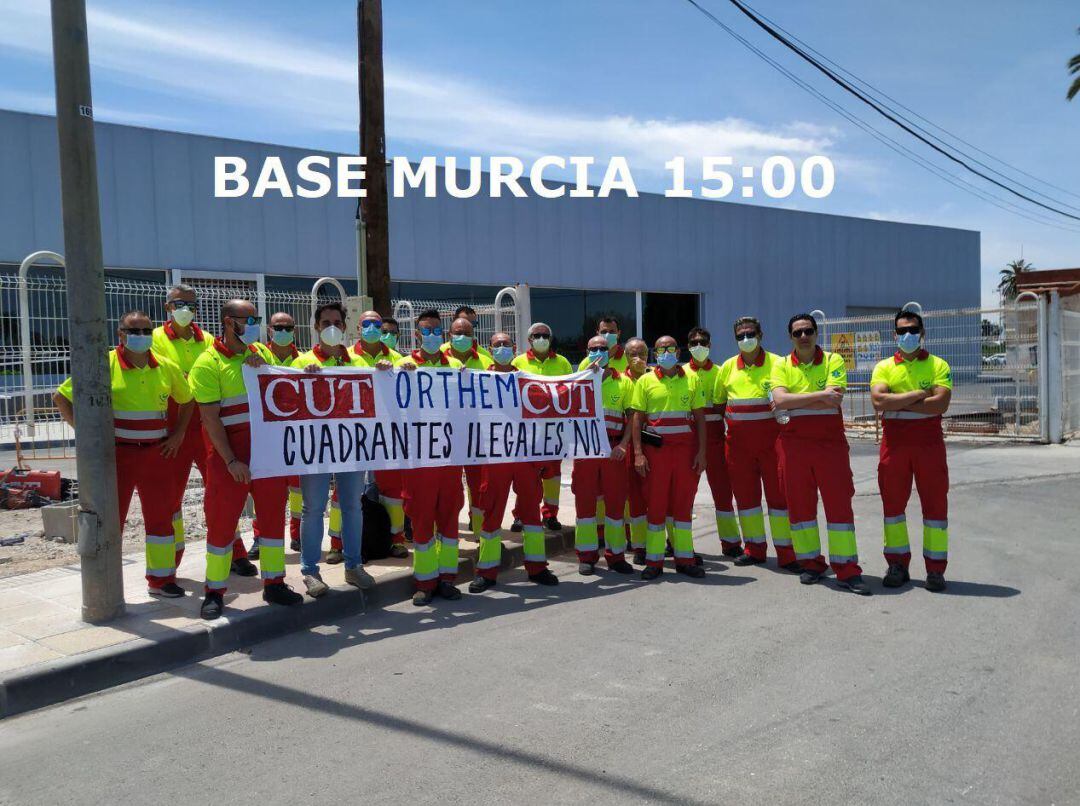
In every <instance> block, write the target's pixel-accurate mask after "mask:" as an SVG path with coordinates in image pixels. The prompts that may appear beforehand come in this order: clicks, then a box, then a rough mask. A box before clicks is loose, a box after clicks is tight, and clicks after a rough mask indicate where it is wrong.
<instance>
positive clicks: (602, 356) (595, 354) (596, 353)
mask: <svg viewBox="0 0 1080 806" xmlns="http://www.w3.org/2000/svg"><path fill="white" fill-rule="evenodd" d="M593 362H596V363H597V364H598V365H599V366H601V367H606V366H607V362H608V354H607V350H589V363H590V364H592V363H593Z"/></svg>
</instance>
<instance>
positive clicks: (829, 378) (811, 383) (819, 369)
mask: <svg viewBox="0 0 1080 806" xmlns="http://www.w3.org/2000/svg"><path fill="white" fill-rule="evenodd" d="M770 380H771V382H772V388H773V389H775V388H777V387H778V386H782V387H784V388H785V389H787V390H788V391H789V392H791V393H792V394H799V395H801V394H807V393H810V392H820V391H822V390H824V389H826V388H827V387H829V386H837V387H839V388H841V389H847V368H846V367H845V365H844V357H843V356H842V355H840V354H839V353H830V352H826V351H825V350H822V349H821V348H820V347H818V348H817V349H816V350H815V351H814V358H813V360H811V361H809V362H806V363H803V362H802V361H799V357H798V356H797V355H796V354H795V353H794V352H792V353H791V354H790V355H786V356H784V357H783V358H781V359H780V361H778V362H776V363H775V364H774V365H773V371H772V377H771V379H770ZM787 413H788V415H789V416H790V417H791V419H790V420H789V421H788V422H787V423H786V424H784V425H782V426H780V433H781V434H782V435H787V436H795V437H805V438H809V439H845V437H844V415H843V414H842V413H841V412H840V410H839V409H831V408H830V409H788V410H787Z"/></svg>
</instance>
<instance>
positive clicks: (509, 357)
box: [491, 345, 514, 366]
mask: <svg viewBox="0 0 1080 806" xmlns="http://www.w3.org/2000/svg"><path fill="white" fill-rule="evenodd" d="M491 357H492V358H494V359H495V363H496V364H502V365H504V366H505V365H506V364H509V363H510V362H511V361H513V360H514V348H513V347H506V346H505V345H504V346H502V347H493V348H492V350H491Z"/></svg>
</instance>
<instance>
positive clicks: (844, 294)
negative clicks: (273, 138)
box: [0, 110, 979, 347]
mask: <svg viewBox="0 0 1080 806" xmlns="http://www.w3.org/2000/svg"><path fill="white" fill-rule="evenodd" d="M96 132H97V147H98V160H99V182H100V191H101V209H102V235H103V240H104V253H105V263H106V265H107V266H111V267H132V268H159V269H160V268H168V269H172V268H179V269H187V270H192V271H195V270H198V271H219V272H261V273H266V274H299V275H309V276H318V275H322V274H331V275H337V276H344V277H348V276H355V265H356V264H355V261H356V258H355V231H354V226H353V216H354V210H355V200H352V199H338V198H336V197H334V196H328V197H326V198H323V199H301V198H294V199H281V198H279V197H278V196H277V195H276V194H274V195H272V196H269V197H267V198H265V199H251V198H241V199H215V198H214V197H213V158H214V156H215V155H238V156H242V157H244V158H246V159H247V160H248V165H249V169H248V174H249V177H250V178H251V179H252V180H253V181H254V176H253V175H252V174H255V175H257V171H258V167H259V166H261V164H262V159H263V157H264V156H266V155H269V154H276V155H278V156H280V157H282V159H283V161H284V162H285V164H286V165H287V166H293V165H295V163H296V161H297V160H298V159H299V158H300V157H301V156H304V155H305V154H308V153H318V152H310V151H304V150H301V149H294V148H284V147H279V146H270V145H264V144H259V143H248V142H241V141H236V140H225V139H220V138H213V137H202V136H195V135H188V134H178V133H174V132H164V131H157V130H151V129H141V128H135V127H129V126H117V125H111V124H103V123H99V124H98V125H97V129H96ZM56 152H57V146H56V134H55V123H54V121H53V119H52V118H51V117H46V116H40V115H30V114H24V113H16V112H6V111H2V110H0V262H9V263H14V262H18V261H19V260H21V259H22V258H23V257H24V256H25V255H26V254H28V253H29V252H32V251H34V250H36V249H53V250H56V251H61V252H62V251H63V237H62V233H61V219H60V201H59V168H58V158H57V153H56ZM390 221H391V225H390V237H391V268H392V271H393V275H394V279H395V280H417V281H448V282H461V283H482V284H513V283H530V284H532V285H539V286H567V287H574V288H598V289H612V290H620V289H621V290H630V291H633V290H648V291H680V292H687V291H690V292H697V293H700V294H702V318H703V319H704V322H705V324H706V325H707V326H710V327H713V328H721V329H725V330H726V328H727V326H728V323H729V322H730V321H731V320H732V319H733V318H734V317H735V316H737V315H739V314H742V313H756V314H758V315H759V316H760V317H761V318H762V319H763V321H764V322H765V324H766V328H767V330H769V331H771V333H772V334H773V335H779V334H780V333H781V332H782V329H783V326H784V324H785V323H786V321H787V317H788V316H789V315H790V314H791V313H792V312H794V311H796V310H806V309H812V308H821V309H822V310H824V311H825V312H826V313H828V314H830V315H833V316H839V315H843V314H844V313H845V312H846V310H847V308H848V307H849V306H850V307H859V308H882V307H885V308H887V307H894V306H896V305H899V304H902V303H904V302H906V301H908V300H909V299H912V298H915V299H917V300H918V301H919V302H921V303H922V304H923V306H924V307H926V308H951V307H962V306H974V305H978V304H979V233H977V232H971V231H965V230H956V229H947V228H944V227H934V226H922V225H913V224H899V223H892V222H885V221H874V220H868V219H859V218H846V217H842V216H833V215H821V214H816V213H804V212H796V211H789V210H780V209H773V208H767V207H758V206H752V205H745V204H733V203H724V202H710V201H701V200H692V199H667V198H664V197H662V196H657V195H643V196H642V197H640V198H637V199H627V198H618V197H613V198H608V199H572V198H563V199H556V200H551V199H539V198H525V199H517V198H512V197H511V198H507V197H504V198H500V199H492V198H489V197H487V196H478V197H476V198H473V199H454V198H452V197H449V196H447V195H446V194H444V193H440V194H439V195H438V197H437V198H434V199H427V198H424V197H422V196H421V195H419V193H418V192H417V191H411V192H410V194H409V195H407V196H405V197H404V198H401V199H394V198H391V201H390ZM769 342H770V345H771V346H774V347H780V346H782V345H781V344H778V343H776V342H774V341H773V340H772V339H769Z"/></svg>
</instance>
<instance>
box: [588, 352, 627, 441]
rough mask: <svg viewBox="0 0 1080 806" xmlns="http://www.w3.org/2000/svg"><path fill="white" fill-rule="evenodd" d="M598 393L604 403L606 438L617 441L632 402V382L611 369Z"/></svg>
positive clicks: (624, 425)
mask: <svg viewBox="0 0 1080 806" xmlns="http://www.w3.org/2000/svg"><path fill="white" fill-rule="evenodd" d="M586 366H588V365H586ZM600 392H601V395H602V397H603V403H604V425H605V426H606V427H607V430H608V436H609V437H612V436H613V437H615V438H616V439H617V438H619V437H621V436H622V433H623V429H624V428H625V427H626V412H627V411H628V410H629V409H630V404H631V402H632V401H633V396H634V382H633V381H632V380H630V378H629V377H627V376H626V375H623V374H622V373H621V372H619V371H618V370H616V369H613V370H611V374H610V375H608V376H607V377H606V378H604V380H603V382H602V383H601V384H600Z"/></svg>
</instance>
